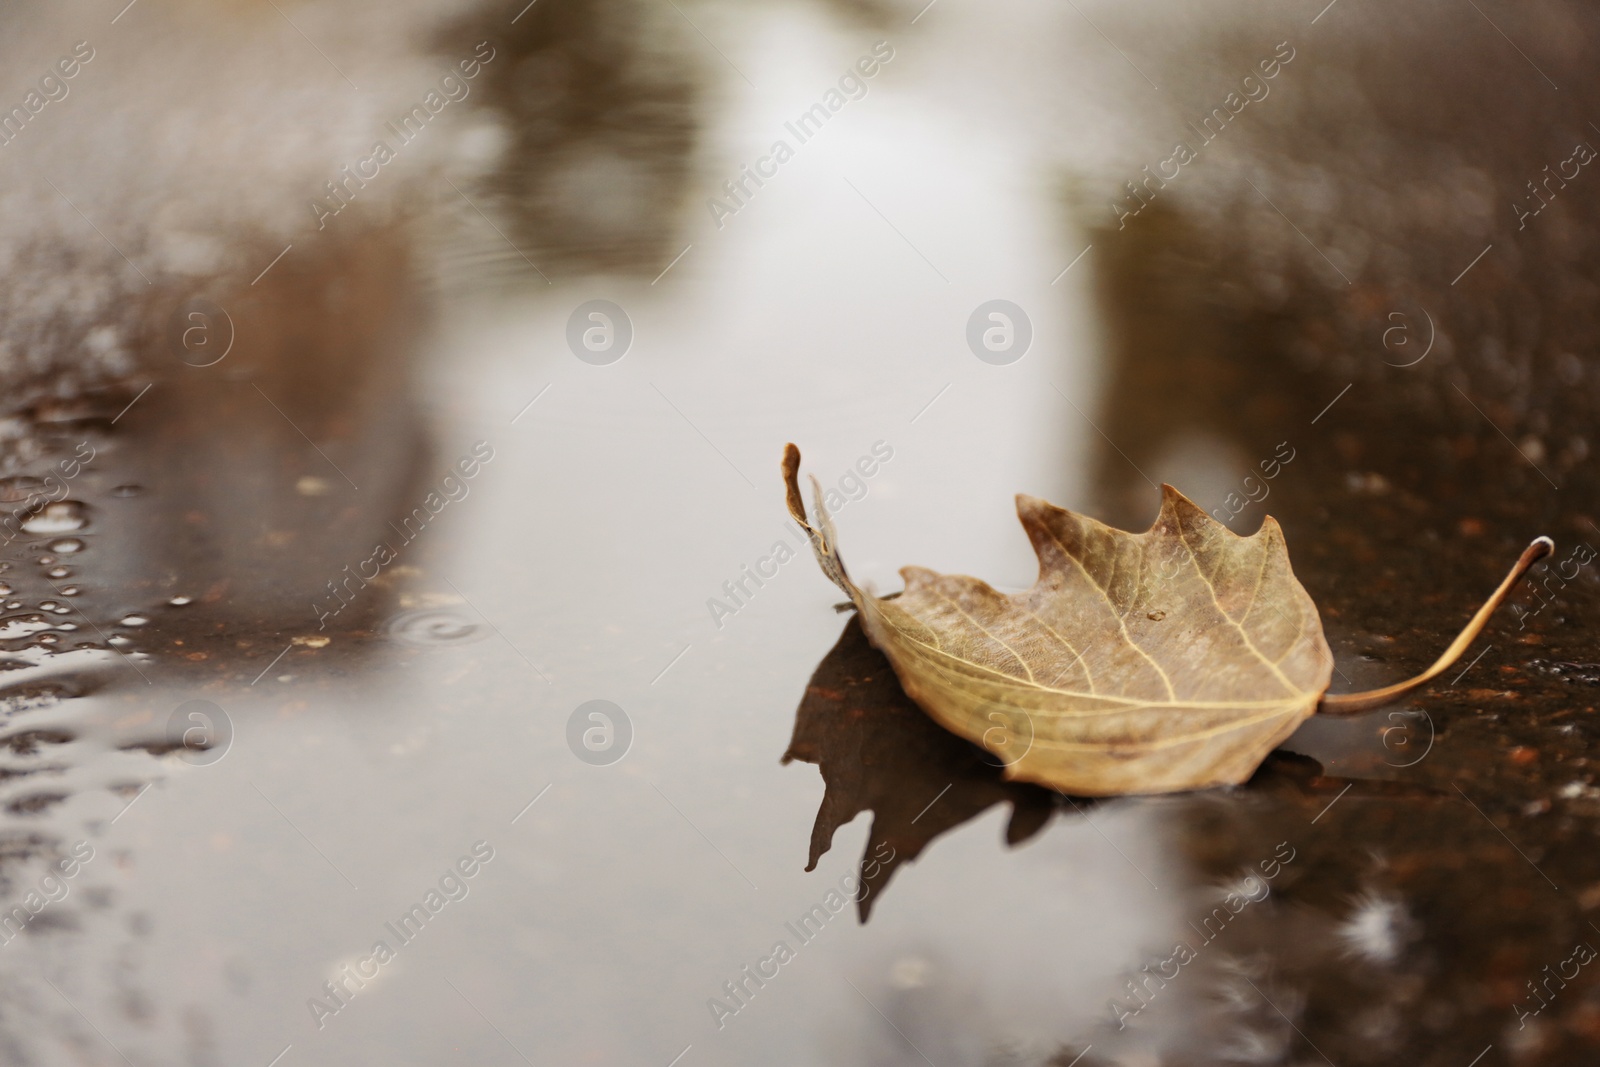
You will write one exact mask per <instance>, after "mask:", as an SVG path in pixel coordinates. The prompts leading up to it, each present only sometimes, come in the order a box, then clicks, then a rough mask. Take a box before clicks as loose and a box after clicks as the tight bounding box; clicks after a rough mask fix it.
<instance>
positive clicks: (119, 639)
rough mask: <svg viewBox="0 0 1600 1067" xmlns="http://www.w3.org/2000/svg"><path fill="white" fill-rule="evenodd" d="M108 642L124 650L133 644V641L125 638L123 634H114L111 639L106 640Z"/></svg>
mask: <svg viewBox="0 0 1600 1067" xmlns="http://www.w3.org/2000/svg"><path fill="white" fill-rule="evenodd" d="M106 641H107V642H108V643H110V644H113V645H116V646H117V647H118V648H123V647H125V646H127V645H131V644H133V642H132V641H131V640H129V639H128V638H126V637H123V636H122V635H121V634H112V635H111V636H110V637H108V638H106Z"/></svg>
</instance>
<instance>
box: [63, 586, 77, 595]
mask: <svg viewBox="0 0 1600 1067" xmlns="http://www.w3.org/2000/svg"><path fill="white" fill-rule="evenodd" d="M79 592H80V590H79V589H78V587H77V586H75V585H69V586H67V587H65V588H64V589H62V590H61V595H62V596H77V595H78V593H79Z"/></svg>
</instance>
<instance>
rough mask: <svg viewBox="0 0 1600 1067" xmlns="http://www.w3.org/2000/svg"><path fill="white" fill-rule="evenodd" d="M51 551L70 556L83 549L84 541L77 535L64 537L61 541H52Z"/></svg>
mask: <svg viewBox="0 0 1600 1067" xmlns="http://www.w3.org/2000/svg"><path fill="white" fill-rule="evenodd" d="M50 551H52V552H54V553H56V554H57V555H62V556H70V555H72V554H73V553H74V552H82V551H83V542H82V541H80V540H78V539H77V538H76V537H63V538H62V539H61V540H59V541H52V542H50Z"/></svg>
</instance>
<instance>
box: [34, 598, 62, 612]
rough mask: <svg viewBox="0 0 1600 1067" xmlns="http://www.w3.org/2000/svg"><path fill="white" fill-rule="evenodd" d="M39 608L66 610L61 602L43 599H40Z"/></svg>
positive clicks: (44, 609)
mask: <svg viewBox="0 0 1600 1067" xmlns="http://www.w3.org/2000/svg"><path fill="white" fill-rule="evenodd" d="M39 610H40V611H65V610H66V609H65V608H63V607H62V606H61V605H60V604H58V603H56V602H55V601H54V600H41V601H39Z"/></svg>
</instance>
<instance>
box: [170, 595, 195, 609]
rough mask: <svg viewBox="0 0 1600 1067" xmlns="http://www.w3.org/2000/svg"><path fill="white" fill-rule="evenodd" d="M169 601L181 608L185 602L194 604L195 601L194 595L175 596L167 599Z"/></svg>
mask: <svg viewBox="0 0 1600 1067" xmlns="http://www.w3.org/2000/svg"><path fill="white" fill-rule="evenodd" d="M167 603H168V604H171V605H172V606H173V607H175V608H181V607H183V606H184V605H185V604H193V603H194V597H192V596H175V597H173V598H172V599H171V600H169V601H167Z"/></svg>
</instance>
